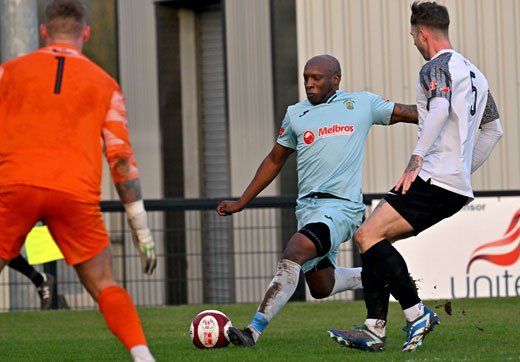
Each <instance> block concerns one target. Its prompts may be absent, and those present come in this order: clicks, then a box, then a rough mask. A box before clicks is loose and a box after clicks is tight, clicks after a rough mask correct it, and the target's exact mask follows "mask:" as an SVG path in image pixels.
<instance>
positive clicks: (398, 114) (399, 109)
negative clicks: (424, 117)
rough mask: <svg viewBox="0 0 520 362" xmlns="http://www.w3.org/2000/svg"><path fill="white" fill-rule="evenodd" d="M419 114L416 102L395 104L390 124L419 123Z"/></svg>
mask: <svg viewBox="0 0 520 362" xmlns="http://www.w3.org/2000/svg"><path fill="white" fill-rule="evenodd" d="M418 116H419V115H418V113H417V106H416V105H415V104H401V103H396V104H395V106H394V111H393V113H392V117H391V118H390V124H395V123H399V122H404V123H415V124H417V122H418V120H417V118H418Z"/></svg>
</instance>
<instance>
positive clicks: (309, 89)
mask: <svg viewBox="0 0 520 362" xmlns="http://www.w3.org/2000/svg"><path fill="white" fill-rule="evenodd" d="M303 79H304V82H305V92H306V93H307V99H308V100H309V102H311V103H312V104H320V103H324V102H326V101H327V99H329V98H330V96H331V95H333V94H334V92H336V91H337V90H338V88H339V82H340V80H341V67H340V65H339V62H338V60H337V59H336V58H334V57H333V56H331V55H327V54H324V55H318V56H315V57H313V58H311V59H309V60H308V61H307V63H306V64H305V68H304V69H303Z"/></svg>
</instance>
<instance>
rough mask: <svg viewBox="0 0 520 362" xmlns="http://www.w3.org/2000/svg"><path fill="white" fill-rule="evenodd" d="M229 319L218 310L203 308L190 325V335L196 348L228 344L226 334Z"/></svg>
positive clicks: (229, 323) (229, 324)
mask: <svg viewBox="0 0 520 362" xmlns="http://www.w3.org/2000/svg"><path fill="white" fill-rule="evenodd" d="M229 327H231V321H230V320H229V318H228V317H227V316H226V315H225V314H224V313H222V312H220V311H218V310H205V311H203V312H200V313H199V314H197V316H196V317H195V318H193V321H192V322H191V326H190V336H191V340H192V342H193V344H194V345H195V346H196V347H198V348H220V347H226V346H227V345H228V344H229V338H228V335H227V332H228V329H229Z"/></svg>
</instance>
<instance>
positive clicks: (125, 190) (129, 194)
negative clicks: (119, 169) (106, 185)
mask: <svg viewBox="0 0 520 362" xmlns="http://www.w3.org/2000/svg"><path fill="white" fill-rule="evenodd" d="M115 186H116V190H117V193H118V195H119V197H120V198H121V201H123V203H124V204H127V203H129V202H134V201H137V200H141V199H142V198H143V196H142V195H141V182H140V181H139V178H133V179H130V180H126V181H121V182H118V183H117V184H116V185H115Z"/></svg>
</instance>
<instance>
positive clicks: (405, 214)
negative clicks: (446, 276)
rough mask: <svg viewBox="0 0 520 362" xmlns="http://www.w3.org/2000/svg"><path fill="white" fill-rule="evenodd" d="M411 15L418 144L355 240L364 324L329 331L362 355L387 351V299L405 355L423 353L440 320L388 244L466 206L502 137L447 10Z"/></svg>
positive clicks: (426, 8) (416, 6)
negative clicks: (399, 317) (393, 305)
mask: <svg viewBox="0 0 520 362" xmlns="http://www.w3.org/2000/svg"><path fill="white" fill-rule="evenodd" d="M411 10H412V15H411V19H410V23H411V32H410V34H411V35H412V37H413V39H414V44H415V46H416V47H417V49H418V50H419V52H420V53H421V54H422V56H423V57H424V59H425V60H427V61H428V62H427V63H426V64H425V65H424V66H423V67H422V69H421V71H420V74H419V79H418V81H417V110H418V113H419V139H418V142H417V145H416V147H415V149H414V151H413V152H412V156H411V158H410V161H409V163H408V166H407V168H406V170H405V172H404V173H403V175H402V177H401V178H400V180H399V181H398V182H397V185H396V186H395V187H394V188H393V189H392V190H390V191H389V192H388V194H387V195H386V196H385V198H384V200H383V201H382V202H381V203H380V204H379V205H378V206H377V208H376V209H375V210H374V212H373V213H372V215H370V217H369V218H368V219H367V220H366V221H365V222H364V223H363V225H362V226H361V227H360V228H359V229H358V230H357V231H356V233H355V235H354V238H355V240H356V243H357V244H358V246H359V248H360V251H361V253H362V254H361V259H362V262H363V265H362V267H363V270H362V273H361V277H362V282H363V288H364V292H365V304H366V307H367V319H366V321H365V323H364V325H363V326H362V327H356V328H354V329H353V330H350V331H340V330H335V329H331V330H329V336H330V337H331V338H332V339H334V340H336V341H337V342H339V343H340V344H343V345H346V346H347V347H350V348H356V349H362V350H366V351H382V350H383V348H384V345H385V342H386V335H385V325H386V316H387V312H388V302H389V297H390V294H392V295H393V296H394V298H395V299H396V300H397V301H399V303H400V304H401V308H402V309H403V311H404V314H405V318H406V321H407V326H406V327H405V331H406V332H407V336H406V341H405V343H404V344H403V346H402V351H414V350H415V349H417V348H418V347H420V346H421V344H422V341H423V339H424V337H425V336H426V334H428V333H429V332H430V331H431V330H433V327H434V326H435V325H436V324H439V318H438V316H437V315H436V314H435V313H434V312H432V311H431V310H429V309H428V308H426V307H425V306H424V305H423V304H422V302H421V300H420V299H419V296H418V294H417V290H416V288H415V286H414V284H413V282H412V281H411V280H410V276H409V274H408V268H407V266H406V262H405V261H404V259H403V257H402V256H401V255H400V254H399V252H398V251H397V250H396V249H395V248H394V247H393V246H392V245H391V243H393V242H395V241H396V240H399V239H402V238H406V237H409V236H412V235H417V234H418V233H420V232H421V231H423V230H425V229H427V228H429V227H430V226H432V225H434V224H436V223H437V222H439V221H440V220H442V219H444V218H447V217H450V216H452V215H453V214H455V213H456V212H457V211H459V210H460V209H461V208H462V207H463V206H464V205H465V204H467V203H468V202H470V201H471V200H472V199H473V191H472V187H471V173H473V172H474V171H475V170H476V169H477V168H478V167H479V166H480V165H482V163H483V162H484V161H485V160H486V159H487V158H488V157H489V155H490V154H491V151H492V150H493V148H494V146H495V145H496V143H497V142H498V140H499V139H500V138H501V137H502V128H501V126H500V120H499V115H498V110H497V107H496V105H495V102H494V100H493V97H492V96H491V93H490V92H489V89H488V83H487V80H486V78H485V77H484V75H483V74H482V73H481V72H480V71H479V70H478V69H477V67H475V66H474V65H473V64H471V62H470V61H468V60H467V59H465V58H464V57H463V56H462V55H461V54H459V53H457V52H456V51H454V50H453V49H452V46H451V43H450V41H449V37H448V27H449V23H450V20H449V15H448V10H447V9H446V7H444V6H441V5H438V4H436V3H435V2H421V3H419V2H414V3H413V4H412V6H411ZM478 128H480V134H479V137H478V140H477V142H476V143H474V140H475V137H476V134H477V130H478ZM432 266H433V265H432Z"/></svg>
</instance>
